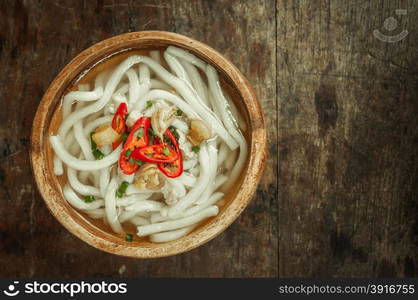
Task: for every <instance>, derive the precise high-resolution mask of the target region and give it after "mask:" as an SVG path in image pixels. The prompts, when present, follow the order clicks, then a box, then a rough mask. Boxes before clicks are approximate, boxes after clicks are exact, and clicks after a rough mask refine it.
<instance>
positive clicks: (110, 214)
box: [105, 178, 123, 233]
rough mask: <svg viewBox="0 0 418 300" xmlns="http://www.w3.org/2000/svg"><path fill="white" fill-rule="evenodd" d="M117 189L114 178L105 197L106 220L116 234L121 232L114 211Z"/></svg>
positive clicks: (115, 211)
mask: <svg viewBox="0 0 418 300" xmlns="http://www.w3.org/2000/svg"><path fill="white" fill-rule="evenodd" d="M117 189H118V183H117V180H116V179H115V178H112V180H110V183H109V185H108V187H107V190H106V196H105V211H106V220H107V222H108V224H109V225H110V227H112V230H113V231H114V232H116V233H121V232H123V229H122V226H121V225H120V223H119V220H118V214H117V210H116V195H115V194H116V190H117Z"/></svg>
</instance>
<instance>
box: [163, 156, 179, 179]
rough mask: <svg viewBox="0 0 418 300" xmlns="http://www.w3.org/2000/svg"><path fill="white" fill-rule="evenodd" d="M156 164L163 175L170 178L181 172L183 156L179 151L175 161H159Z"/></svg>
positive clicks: (177, 175)
mask: <svg viewBox="0 0 418 300" xmlns="http://www.w3.org/2000/svg"><path fill="white" fill-rule="evenodd" d="M157 166H158V168H159V169H160V171H161V172H163V173H164V175H165V176H167V177H170V178H176V177H179V176H180V175H181V174H182V173H183V158H182V156H181V153H179V157H178V158H177V159H176V160H175V161H173V162H169V163H165V162H164V163H159V164H157Z"/></svg>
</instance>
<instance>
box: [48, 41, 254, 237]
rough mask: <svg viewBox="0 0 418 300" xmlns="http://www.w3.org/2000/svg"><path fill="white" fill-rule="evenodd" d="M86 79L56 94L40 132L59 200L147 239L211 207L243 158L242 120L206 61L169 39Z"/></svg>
mask: <svg viewBox="0 0 418 300" xmlns="http://www.w3.org/2000/svg"><path fill="white" fill-rule="evenodd" d="M91 84H92V86H90V84H81V83H80V84H78V85H76V88H77V90H73V91H70V92H68V93H67V94H66V95H65V96H64V97H63V103H62V122H61V124H60V126H59V128H58V130H57V134H56V135H53V136H51V137H50V143H51V146H52V148H53V150H54V158H53V164H54V173H55V174H56V175H57V176H59V175H66V177H67V181H66V183H65V185H64V186H63V189H62V190H63V195H64V197H65V199H66V200H67V201H68V202H69V203H70V204H71V205H72V206H73V207H74V208H76V209H77V210H79V211H81V212H83V213H86V214H87V215H88V216H89V217H91V218H94V219H102V220H103V221H104V222H105V223H106V224H108V225H109V226H110V228H111V229H112V230H113V231H114V232H115V233H118V234H123V233H124V232H125V229H124V225H125V224H128V223H130V224H131V226H132V225H133V226H135V227H136V228H137V236H138V237H146V236H147V237H149V240H150V241H151V242H156V243H161V242H166V241H171V240H175V239H178V238H181V237H183V236H185V235H187V234H188V233H190V232H191V231H192V230H193V229H194V228H195V227H196V226H198V224H199V223H200V222H201V221H203V220H205V219H207V218H209V217H213V216H216V215H217V214H218V212H219V207H220V205H222V203H223V202H224V196H225V193H226V192H227V191H228V190H229V189H231V187H232V186H233V185H234V183H235V182H236V181H237V178H238V177H239V175H240V173H241V172H242V171H243V167H244V165H245V161H246V159H247V142H246V140H245V138H244V136H243V134H242V131H244V130H246V123H245V121H244V118H243V116H242V115H241V114H240V112H239V110H238V109H237V107H236V106H235V104H234V103H233V102H232V100H231V99H230V98H229V96H228V94H227V93H226V92H225V91H224V89H223V87H222V85H221V82H220V79H219V75H218V73H217V71H216V69H215V68H214V67H212V66H211V65H209V64H207V63H206V62H204V61H203V60H201V59H199V58H198V57H196V56H194V55H193V54H191V53H189V52H187V51H185V50H183V49H180V48H176V47H172V46H169V47H168V48H167V49H165V50H164V51H158V50H154V51H150V53H149V55H130V56H129V57H127V58H126V59H125V60H123V61H122V62H121V63H120V64H118V65H117V66H116V67H114V68H108V69H105V70H104V71H102V72H100V73H99V74H97V76H96V78H95V80H94V82H91ZM126 239H127V240H128V241H132V239H133V236H132V235H131V234H127V235H126Z"/></svg>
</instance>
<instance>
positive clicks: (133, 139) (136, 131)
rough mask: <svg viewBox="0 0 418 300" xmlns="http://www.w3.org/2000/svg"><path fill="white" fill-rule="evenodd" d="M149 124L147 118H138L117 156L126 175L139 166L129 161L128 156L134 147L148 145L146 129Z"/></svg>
mask: <svg viewBox="0 0 418 300" xmlns="http://www.w3.org/2000/svg"><path fill="white" fill-rule="evenodd" d="M150 124H151V121H150V119H149V118H147V117H142V118H139V119H138V120H137V121H136V122H135V124H134V126H133V127H132V130H131V132H130V133H129V136H128V138H127V139H126V142H125V144H124V145H123V150H122V153H121V155H120V158H119V166H120V168H121V169H122V171H123V173H124V174H126V175H130V174H133V173H134V172H135V171H136V170H137V169H138V168H139V165H138V164H137V163H135V162H132V161H130V157H131V155H132V153H133V151H134V150H135V149H137V148H139V147H145V146H148V141H149V138H148V129H149V127H150ZM126 153H129V155H126Z"/></svg>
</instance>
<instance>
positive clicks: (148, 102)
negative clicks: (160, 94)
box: [147, 100, 154, 108]
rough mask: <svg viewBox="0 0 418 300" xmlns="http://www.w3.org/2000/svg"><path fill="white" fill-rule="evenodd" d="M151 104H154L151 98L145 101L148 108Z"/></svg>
mask: <svg viewBox="0 0 418 300" xmlns="http://www.w3.org/2000/svg"><path fill="white" fill-rule="evenodd" d="M153 104H154V102H152V101H151V100H148V101H147V108H150V107H151V106H152V105H153Z"/></svg>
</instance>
